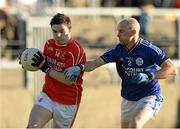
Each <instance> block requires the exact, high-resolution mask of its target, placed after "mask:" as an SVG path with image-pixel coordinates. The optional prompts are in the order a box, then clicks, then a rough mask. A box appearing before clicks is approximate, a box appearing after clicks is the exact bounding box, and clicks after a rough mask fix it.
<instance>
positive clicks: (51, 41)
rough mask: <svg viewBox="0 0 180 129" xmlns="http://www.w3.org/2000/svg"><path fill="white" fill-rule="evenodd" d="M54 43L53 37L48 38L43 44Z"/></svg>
mask: <svg viewBox="0 0 180 129" xmlns="http://www.w3.org/2000/svg"><path fill="white" fill-rule="evenodd" d="M54 43H55V40H54V39H48V40H47V41H46V43H45V44H46V45H51V44H54Z"/></svg>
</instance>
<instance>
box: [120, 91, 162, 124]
mask: <svg viewBox="0 0 180 129" xmlns="http://www.w3.org/2000/svg"><path fill="white" fill-rule="evenodd" d="M162 103H163V98H162V97H161V96H159V97H158V96H156V95H152V96H147V97H144V98H142V99H140V100H138V101H128V100H126V99H124V98H122V103H121V121H122V122H130V121H131V120H132V118H133V116H134V114H135V113H136V112H137V111H138V110H139V109H143V108H146V109H148V110H149V111H150V116H149V118H153V117H154V116H155V115H156V114H157V112H158V111H159V109H160V107H161V105H162Z"/></svg>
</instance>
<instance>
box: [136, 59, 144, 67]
mask: <svg viewBox="0 0 180 129" xmlns="http://www.w3.org/2000/svg"><path fill="white" fill-rule="evenodd" d="M143 63H144V61H143V59H142V58H140V57H138V58H137V59H136V64H137V65H138V66H141V65H143Z"/></svg>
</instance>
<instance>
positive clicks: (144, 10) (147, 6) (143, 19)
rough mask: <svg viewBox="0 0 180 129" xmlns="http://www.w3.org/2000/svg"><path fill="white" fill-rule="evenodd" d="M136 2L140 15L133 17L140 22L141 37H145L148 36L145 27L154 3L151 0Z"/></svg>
mask: <svg viewBox="0 0 180 129" xmlns="http://www.w3.org/2000/svg"><path fill="white" fill-rule="evenodd" d="M137 2H138V5H139V7H140V9H141V15H140V16H135V17H134V18H136V19H137V20H138V22H139V24H140V27H141V31H140V35H141V36H143V37H147V36H148V29H147V26H148V19H149V15H150V13H151V12H152V11H153V9H154V5H153V2H152V0H139V1H137Z"/></svg>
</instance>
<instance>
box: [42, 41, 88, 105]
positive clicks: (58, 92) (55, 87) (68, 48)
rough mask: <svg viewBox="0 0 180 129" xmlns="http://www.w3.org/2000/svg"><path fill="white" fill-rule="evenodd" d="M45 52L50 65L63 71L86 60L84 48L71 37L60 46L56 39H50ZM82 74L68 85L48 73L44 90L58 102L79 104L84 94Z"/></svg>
mask: <svg viewBox="0 0 180 129" xmlns="http://www.w3.org/2000/svg"><path fill="white" fill-rule="evenodd" d="M43 53H44V55H45V56H46V59H47V62H48V65H49V66H50V67H52V68H53V69H54V70H56V71H60V72H63V71H64V70H65V69H66V68H68V67H70V66H74V65H77V64H84V63H85V62H86V55H85V52H84V49H83V48H82V47H81V45H80V44H79V43H78V42H77V41H76V40H74V39H71V40H70V42H69V43H68V44H67V45H64V46H59V45H57V43H56V41H55V40H54V39H49V40H48V41H47V42H46V44H45V47H44V52H43ZM82 75H83V72H82V73H81V74H80V76H79V77H78V79H77V80H76V82H75V83H73V84H72V85H66V84H64V83H62V82H60V81H57V80H56V79H54V78H52V77H50V76H49V75H46V76H45V84H44V87H43V92H45V93H46V94H47V95H48V96H49V97H50V98H51V99H52V100H53V101H56V102H58V103H61V104H66V105H74V104H79V103H80V100H81V94H82V82H83V79H82Z"/></svg>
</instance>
